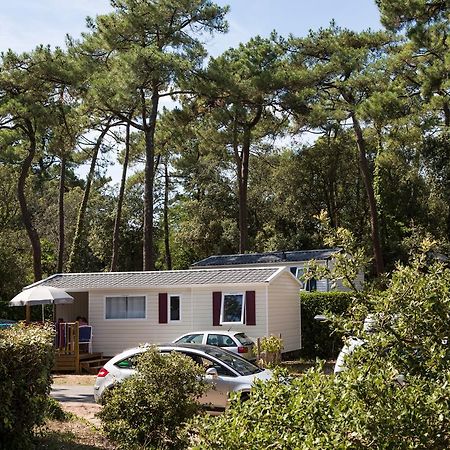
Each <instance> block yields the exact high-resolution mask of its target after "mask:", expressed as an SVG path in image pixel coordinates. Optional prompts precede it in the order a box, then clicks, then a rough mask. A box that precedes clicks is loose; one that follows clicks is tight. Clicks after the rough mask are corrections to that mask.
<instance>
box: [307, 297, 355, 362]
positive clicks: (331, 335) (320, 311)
mask: <svg viewBox="0 0 450 450" xmlns="http://www.w3.org/2000/svg"><path fill="white" fill-rule="evenodd" d="M300 302H301V311H302V350H301V355H302V356H303V357H305V358H314V359H315V358H323V359H330V358H335V357H336V356H337V354H338V353H339V350H340V349H341V347H342V335H341V333H339V332H334V330H333V327H332V325H331V324H330V323H329V322H319V321H317V320H315V319H314V317H315V316H317V315H348V313H349V309H350V306H351V305H352V304H353V294H352V293H349V292H308V293H306V292H305V293H302V294H301V295H300Z"/></svg>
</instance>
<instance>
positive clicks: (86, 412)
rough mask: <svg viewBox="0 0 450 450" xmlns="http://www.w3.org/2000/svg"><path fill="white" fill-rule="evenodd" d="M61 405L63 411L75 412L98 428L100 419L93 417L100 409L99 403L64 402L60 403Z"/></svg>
mask: <svg viewBox="0 0 450 450" xmlns="http://www.w3.org/2000/svg"><path fill="white" fill-rule="evenodd" d="M61 407H62V409H64V411H67V412H70V413H72V414H75V415H76V416H78V417H82V418H83V419H85V420H87V421H88V422H90V423H91V424H92V425H94V426H95V427H96V428H100V426H101V422H100V419H99V418H98V417H95V414H96V413H98V412H99V411H100V410H101V409H102V407H101V405H97V403H79V402H64V403H61Z"/></svg>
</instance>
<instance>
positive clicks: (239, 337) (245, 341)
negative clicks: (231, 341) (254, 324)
mask: <svg viewBox="0 0 450 450" xmlns="http://www.w3.org/2000/svg"><path fill="white" fill-rule="evenodd" d="M234 337H235V338H236V339H237V340H238V341H239V342H240V343H241V344H242V345H253V344H254V342H253V341H252V340H251V339H250V338H249V337H248V336H247V335H246V334H245V333H236V334H235V335H234Z"/></svg>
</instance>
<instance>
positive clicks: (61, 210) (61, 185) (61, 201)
mask: <svg viewBox="0 0 450 450" xmlns="http://www.w3.org/2000/svg"><path fill="white" fill-rule="evenodd" d="M59 172H60V173H59V200H58V218H59V229H58V238H59V242H58V267H57V270H56V271H57V272H58V273H62V272H63V264H64V247H65V238H64V231H65V230H64V228H65V227H64V187H65V183H66V155H65V153H64V152H63V153H62V155H61V166H60V169H59Z"/></svg>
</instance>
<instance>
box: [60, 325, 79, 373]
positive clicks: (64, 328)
mask: <svg viewBox="0 0 450 450" xmlns="http://www.w3.org/2000/svg"><path fill="white" fill-rule="evenodd" d="M79 328H80V326H79V323H78V322H60V323H58V324H57V329H56V338H55V348H56V367H57V368H58V367H59V368H60V369H61V370H65V369H66V370H74V371H75V372H77V373H78V372H79V370H80V369H79V368H80V332H79Z"/></svg>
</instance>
